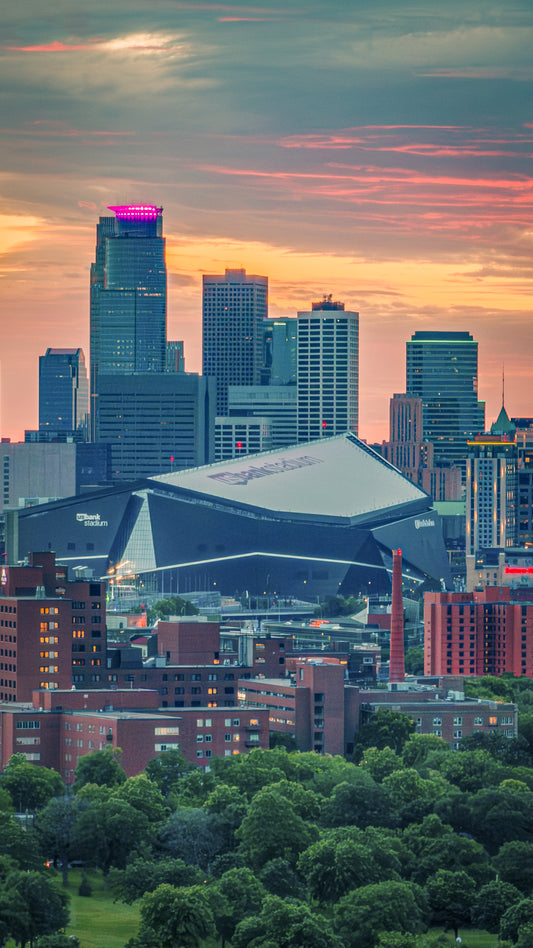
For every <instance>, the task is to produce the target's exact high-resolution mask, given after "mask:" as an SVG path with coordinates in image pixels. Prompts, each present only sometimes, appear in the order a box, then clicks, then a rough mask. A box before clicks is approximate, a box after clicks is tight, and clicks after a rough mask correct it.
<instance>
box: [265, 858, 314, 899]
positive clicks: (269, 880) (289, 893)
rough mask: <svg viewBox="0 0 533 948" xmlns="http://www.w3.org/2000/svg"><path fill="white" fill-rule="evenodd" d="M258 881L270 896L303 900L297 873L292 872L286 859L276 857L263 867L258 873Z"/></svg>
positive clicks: (302, 886)
mask: <svg viewBox="0 0 533 948" xmlns="http://www.w3.org/2000/svg"><path fill="white" fill-rule="evenodd" d="M259 881H260V882H262V884H263V885H264V887H265V889H267V891H268V892H270V894H271V895H279V896H280V898H282V899H285V898H287V897H289V898H293V899H303V898H304V897H305V891H304V885H303V883H302V880H301V878H300V876H299V875H298V873H297V872H295V871H294V869H293V868H292V866H291V864H290V863H289V862H288V860H287V859H282V858H281V857H280V856H277V857H276V859H271V860H270V862H267V864H266V865H265V866H264V867H263V869H262V870H261V872H260V873H259Z"/></svg>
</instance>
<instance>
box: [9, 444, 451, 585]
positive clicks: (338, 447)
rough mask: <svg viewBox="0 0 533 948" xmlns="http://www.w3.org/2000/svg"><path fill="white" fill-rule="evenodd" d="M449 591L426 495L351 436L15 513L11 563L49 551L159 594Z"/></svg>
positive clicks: (100, 574)
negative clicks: (399, 578)
mask: <svg viewBox="0 0 533 948" xmlns="http://www.w3.org/2000/svg"><path fill="white" fill-rule="evenodd" d="M398 548H401V550H402V553H403V571H404V580H405V581H406V583H407V586H408V587H409V585H412V586H413V587H414V586H415V585H416V584H417V583H419V582H421V581H423V580H425V579H427V578H428V577H431V578H434V579H436V580H438V581H441V580H442V581H443V582H444V584H445V585H446V586H448V585H449V567H448V560H447V556H446V552H445V549H444V542H443V538H442V529H441V523H440V519H439V516H438V514H437V513H436V512H435V510H433V509H432V501H431V498H430V497H429V496H428V495H427V494H425V493H424V491H422V490H420V488H418V487H417V486H416V485H415V484H413V483H411V481H409V480H408V479H407V478H405V477H404V476H403V475H402V474H401V473H400V472H399V471H398V470H397V469H396V468H394V467H392V466H391V465H390V464H388V463H387V462H386V461H384V460H383V458H381V457H380V456H379V455H378V454H376V453H375V452H374V451H372V450H371V449H370V448H369V447H368V446H367V445H365V444H364V443H363V442H361V441H359V440H358V439H357V438H356V437H355V436H354V435H352V434H349V433H347V434H343V435H338V436H334V437H330V438H324V439H321V440H319V441H312V442H308V443H306V444H301V445H295V446H292V447H289V448H284V449H282V450H278V451H270V452H267V453H263V454H256V455H253V456H247V457H245V458H240V459H234V460H231V461H223V462H221V463H218V464H213V465H208V466H205V467H199V468H194V469H188V470H182V471H178V472H176V473H172V474H165V475H160V476H156V477H149V478H147V479H145V480H143V481H140V482H136V483H135V484H134V485H133V486H132V485H129V486H128V487H127V488H126V487H124V488H122V487H117V488H112V489H102V490H100V491H94V492H91V493H88V494H83V495H80V496H77V497H70V498H67V499H64V500H59V501H56V502H53V503H49V504H44V505H42V506H39V507H32V508H28V509H26V510H22V511H21V512H20V514H19V556H20V557H21V558H22V557H24V556H25V555H26V554H27V553H28V552H29V551H30V550H54V551H55V552H56V554H57V558H58V560H59V561H61V562H63V563H67V564H68V565H69V566H71V567H88V568H89V569H90V570H91V571H92V573H93V575H94V576H95V577H105V576H109V575H112V576H115V577H117V576H120V575H121V574H122V575H123V576H125V575H129V576H134V577H136V578H141V579H142V581H143V583H148V585H149V587H150V588H152V589H153V590H156V591H160V592H163V591H167V592H168V591H173V592H177V593H192V592H198V591H205V590H214V589H216V590H217V591H219V592H221V593H222V594H223V595H231V596H236V595H237V596H241V595H244V594H246V593H248V594H249V595H250V596H255V595H259V596H262V595H264V594H267V595H272V596H274V595H276V596H279V597H290V598H297V599H304V600H307V601H316V600H317V597H319V598H323V597H324V596H326V595H331V594H341V595H346V596H347V595H369V594H370V593H372V594H379V593H386V592H388V591H389V590H390V581H391V569H392V554H391V550H392V549H398Z"/></svg>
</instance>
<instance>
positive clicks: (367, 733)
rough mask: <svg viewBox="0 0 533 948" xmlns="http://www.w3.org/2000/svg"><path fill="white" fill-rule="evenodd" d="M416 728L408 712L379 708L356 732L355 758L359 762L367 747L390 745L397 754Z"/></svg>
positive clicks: (379, 747)
mask: <svg viewBox="0 0 533 948" xmlns="http://www.w3.org/2000/svg"><path fill="white" fill-rule="evenodd" d="M414 730H415V722H414V721H412V720H411V718H410V717H409V716H408V715H407V714H402V712H401V711H389V710H388V709H386V708H378V710H377V712H376V714H374V715H373V716H372V717H371V719H370V721H368V722H367V723H366V724H363V725H362V727H360V728H359V730H358V731H357V732H356V735H355V741H354V752H353V759H354V761H355V762H356V763H359V761H360V760H361V759H362V756H363V752H364V751H365V750H366V748H367V747H377V748H378V749H382V748H383V747H390V748H391V749H392V750H393V751H395V753H396V754H401V753H402V750H403V747H404V744H405V742H406V741H407V740H408V739H409V737H410V735H411V734H413V733H414Z"/></svg>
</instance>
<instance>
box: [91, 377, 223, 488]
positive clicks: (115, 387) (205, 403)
mask: <svg viewBox="0 0 533 948" xmlns="http://www.w3.org/2000/svg"><path fill="white" fill-rule="evenodd" d="M211 387H212V383H211V381H210V380H209V379H205V378H201V377H200V376H198V375H195V374H193V373H186V372H161V373H158V374H154V373H149V372H137V373H132V374H131V375H128V376H118V375H101V376H100V378H99V392H98V399H97V411H96V440H97V441H104V442H107V443H108V444H109V445H110V446H111V478H112V480H113V481H114V482H117V483H120V482H123V481H133V480H136V479H138V478H143V477H149V476H151V475H154V474H168V473H170V472H172V471H178V470H183V469H184V468H188V467H198V465H201V464H206V463H208V462H209V461H210V460H211V455H210V451H211V445H212V444H213V443H214V423H215V417H214V405H213V402H214V398H213V396H212V395H211Z"/></svg>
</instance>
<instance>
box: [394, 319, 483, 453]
mask: <svg viewBox="0 0 533 948" xmlns="http://www.w3.org/2000/svg"><path fill="white" fill-rule="evenodd" d="M477 359H478V344H477V342H475V341H474V339H473V338H472V336H471V335H470V333H468V332H426V331H420V332H415V333H414V335H413V336H412V337H411V340H410V341H408V342H407V394H408V395H413V396H416V397H418V398H421V399H422V415H423V440H424V441H430V442H431V443H432V444H433V446H434V463H435V464H436V465H439V464H441V463H443V462H444V463H445V462H454V463H456V464H458V465H459V466H460V467H461V469H462V471H463V472H464V470H465V457H466V444H467V441H468V440H469V439H471V438H472V437H473V436H474V435H476V434H478V433H479V432H480V431H483V430H484V428H485V403H484V402H480V401H478V397H477V380H478V372H477Z"/></svg>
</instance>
